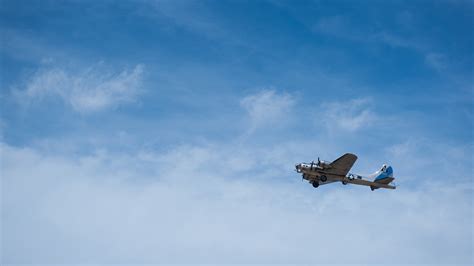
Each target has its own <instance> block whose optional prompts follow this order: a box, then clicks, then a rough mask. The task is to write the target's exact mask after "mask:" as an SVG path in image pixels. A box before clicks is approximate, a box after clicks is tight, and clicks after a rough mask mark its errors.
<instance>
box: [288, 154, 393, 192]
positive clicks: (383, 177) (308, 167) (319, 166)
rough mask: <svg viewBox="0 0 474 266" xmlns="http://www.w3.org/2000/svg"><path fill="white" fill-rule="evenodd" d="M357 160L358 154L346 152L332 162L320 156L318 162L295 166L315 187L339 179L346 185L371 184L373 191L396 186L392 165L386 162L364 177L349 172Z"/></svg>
mask: <svg viewBox="0 0 474 266" xmlns="http://www.w3.org/2000/svg"><path fill="white" fill-rule="evenodd" d="M356 160H357V156H356V155H354V154H352V153H346V154H344V155H342V156H341V157H339V158H338V159H336V160H335V161H334V162H332V163H329V162H325V161H321V160H319V158H318V162H317V163H315V162H314V161H312V162H311V163H299V164H297V165H295V167H296V172H298V173H301V174H302V175H303V179H306V180H308V181H309V182H310V183H311V184H312V185H313V187H315V188H317V187H319V185H326V184H329V183H334V182H338V181H339V182H341V183H342V184H344V185H347V184H348V183H350V184H356V185H363V186H369V187H370V189H371V190H372V191H374V190H375V189H378V188H388V189H395V188H396V187H395V186H394V185H390V183H391V182H392V181H393V180H394V179H395V178H394V177H393V169H392V167H391V166H387V165H385V164H384V165H383V166H382V168H381V169H380V170H378V171H377V172H375V173H373V174H371V175H369V176H368V177H365V178H364V177H363V176H360V175H356V174H350V173H349V170H350V169H351V168H352V165H354V163H355V161H356ZM370 180H373V181H370Z"/></svg>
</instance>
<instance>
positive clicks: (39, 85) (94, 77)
mask: <svg viewBox="0 0 474 266" xmlns="http://www.w3.org/2000/svg"><path fill="white" fill-rule="evenodd" d="M142 79H143V66H142V65H137V66H135V67H134V68H133V69H131V70H123V71H121V72H118V71H110V70H108V69H107V68H106V67H105V66H104V65H103V64H97V65H94V66H92V67H89V68H87V69H85V70H80V71H71V70H67V69H64V68H57V67H43V68H41V69H39V70H38V71H36V72H35V73H34V74H33V75H32V76H31V77H30V78H29V79H28V81H27V82H26V85H25V88H24V89H23V90H16V91H14V94H15V96H16V97H17V98H18V99H19V100H20V101H21V102H22V103H26V104H31V103H33V102H41V101H42V100H44V99H45V98H47V97H59V98H60V99H62V100H63V101H64V102H65V103H66V104H68V105H70V106H71V107H72V108H73V109H74V110H75V111H77V112H81V113H91V112H97V111H101V110H104V109H108V108H113V107H116V106H118V105H121V104H125V103H130V102H134V101H135V100H136V98H137V96H138V95H139V94H140V92H141V85H142Z"/></svg>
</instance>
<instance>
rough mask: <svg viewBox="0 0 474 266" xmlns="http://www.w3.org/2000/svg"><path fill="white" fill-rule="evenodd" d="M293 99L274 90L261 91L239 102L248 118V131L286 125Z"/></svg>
mask: <svg viewBox="0 0 474 266" xmlns="http://www.w3.org/2000/svg"><path fill="white" fill-rule="evenodd" d="M294 102H295V100H294V98H293V97H292V96H291V95H289V94H286V93H282V94H278V93H277V92H275V91H274V90H262V91H260V92H258V93H256V94H253V95H249V96H246V97H245V98H243V99H242V100H241V101H240V104H241V106H242V107H243V108H244V109H245V110H246V111H247V113H248V115H249V118H250V123H251V127H250V131H253V130H255V129H257V128H259V127H264V126H272V127H274V126H277V127H278V126H279V125H281V124H284V123H286V120H287V117H288V114H289V112H290V111H291V108H292V106H293V104H294Z"/></svg>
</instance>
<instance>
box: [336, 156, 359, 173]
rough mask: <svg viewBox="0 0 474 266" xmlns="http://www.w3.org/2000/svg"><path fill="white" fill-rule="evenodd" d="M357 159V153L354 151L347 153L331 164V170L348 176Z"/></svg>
mask: <svg viewBox="0 0 474 266" xmlns="http://www.w3.org/2000/svg"><path fill="white" fill-rule="evenodd" d="M356 160H357V156H356V155H354V154H352V153H346V154H344V155H342V156H341V157H339V158H337V159H336V160H335V161H334V162H332V163H331V164H330V165H331V168H332V169H331V172H332V173H334V174H336V175H342V176H346V175H347V173H349V170H351V168H352V166H353V165H354V163H355V161H356Z"/></svg>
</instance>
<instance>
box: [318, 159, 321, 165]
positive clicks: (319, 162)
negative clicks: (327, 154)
mask: <svg viewBox="0 0 474 266" xmlns="http://www.w3.org/2000/svg"><path fill="white" fill-rule="evenodd" d="M318 166H321V161H320V160H319V157H318Z"/></svg>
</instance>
